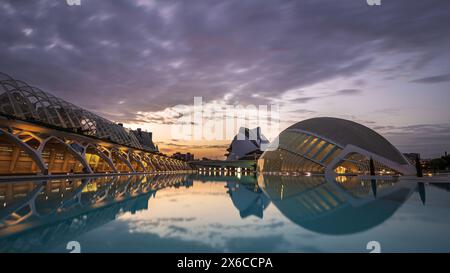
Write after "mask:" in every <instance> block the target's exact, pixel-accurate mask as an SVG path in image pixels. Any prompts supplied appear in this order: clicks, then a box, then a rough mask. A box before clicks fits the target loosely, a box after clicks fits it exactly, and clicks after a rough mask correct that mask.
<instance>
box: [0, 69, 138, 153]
mask: <svg viewBox="0 0 450 273" xmlns="http://www.w3.org/2000/svg"><path fill="white" fill-rule="evenodd" d="M0 114H2V115H7V116H13V117H14V118H16V119H21V120H26V121H31V122H37V123H42V124H45V125H47V126H48V125H50V126H54V127H57V128H64V129H68V130H71V131H75V132H77V133H82V134H84V135H87V136H92V137H96V138H100V139H105V140H108V141H113V142H116V143H119V144H122V145H126V146H131V147H134V148H138V149H143V147H142V145H141V144H140V143H139V141H138V139H137V138H136V136H135V135H134V134H132V133H130V132H128V131H127V130H126V129H125V128H123V127H122V126H120V125H119V124H116V123H114V122H112V121H109V120H107V119H105V118H103V117H100V116H98V115H96V114H94V113H92V112H90V111H87V110H85V109H83V108H81V107H78V106H76V105H73V104H71V103H70V102H67V101H65V100H63V99H60V98H58V97H55V96H53V95H52V94H49V93H47V92H44V91H42V90H40V89H39V88H36V87H33V86H30V85H28V84H27V83H25V82H22V81H19V80H16V79H13V78H12V77H10V76H8V75H6V74H3V73H0Z"/></svg>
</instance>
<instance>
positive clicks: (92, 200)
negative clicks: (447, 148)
mask: <svg viewBox="0 0 450 273" xmlns="http://www.w3.org/2000/svg"><path fill="white" fill-rule="evenodd" d="M224 180H226V181H224ZM236 180H239V182H237V181H236ZM88 181H90V180H86V181H84V182H83V181H78V182H74V183H72V184H67V183H66V184H61V182H57V181H56V182H55V183H56V184H52V183H53V182H52V183H47V184H45V185H44V184H40V183H41V182H39V183H35V184H32V183H28V182H26V183H18V184H17V183H9V184H2V185H0V197H1V198H6V199H4V200H9V201H8V206H6V207H4V208H0V252H2V251H16V252H29V251H31V252H41V251H43V252H47V251H57V252H67V250H66V248H65V246H66V243H67V242H68V241H72V240H76V241H79V242H80V243H81V246H82V251H83V252H368V251H367V250H366V244H367V242H369V241H379V242H380V243H381V247H382V251H384V252H396V251H417V252H442V251H445V252H450V234H448V230H450V229H449V228H450V218H449V216H450V209H449V208H450V194H449V193H450V192H449V189H450V187H449V184H428V185H425V187H424V188H421V187H419V186H418V185H419V184H417V181H410V180H406V179H400V180H392V179H391V180H383V181H381V180H378V181H376V182H375V181H368V180H364V179H363V180H361V179H360V178H357V177H347V178H339V179H336V181H335V180H328V181H327V180H326V179H325V178H323V177H277V176H259V177H258V178H257V179H255V178H254V177H241V178H240V179H237V178H233V177H227V178H223V177H207V176H194V177H192V179H188V180H186V177H185V176H184V175H182V176H170V175H168V176H164V175H162V176H156V177H149V178H143V177H141V178H139V177H134V176H133V177H132V179H129V178H128V177H123V178H120V179H113V180H111V181H113V182H114V183H111V181H110V180H108V179H97V180H95V179H94V180H92V181H90V182H89V183H88ZM192 181H193V182H192ZM31 186H32V187H31ZM61 188H64V189H66V191H65V192H64V194H61V192H59V191H58V189H61ZM5 189H9V190H11V191H10V193H12V194H13V195H11V194H10V195H8V194H6V195H5V193H7V192H8V191H5ZM39 189H42V192H40V190H39ZM51 189H53V190H51ZM67 189H68V190H67ZM375 195H376V196H375ZM2 196H3V197H2ZM8 196H9V197H8ZM11 196H18V197H11ZM32 196H37V199H35V200H36V202H35V204H36V209H37V210H36V211H37V214H39V215H32V216H31V217H29V218H26V219H24V220H23V221H21V222H20V223H18V224H10V225H8V224H7V222H5V219H9V218H8V217H9V216H10V215H12V214H11V213H12V212H13V211H14V210H11V209H12V208H14V206H15V205H19V207H20V206H21V204H23V202H24V201H26V202H29V200H32V199H30V198H31V197H32ZM77 196H78V197H79V199H77V198H75V197H77ZM47 197H48V198H47ZM8 198H9V199H8ZM74 198H75V199H74ZM27 200H28V201H27ZM33 200H34V199H33ZM424 200H425V205H424V204H423V201H424ZM78 202H80V203H78ZM59 204H64V205H62V207H61V205H59ZM17 212H20V210H19V211H17ZM22 214H23V215H26V214H25V213H23V212H22ZM16 216H17V215H16ZM16 216H14V217H12V218H11V219H18V218H17V217H16ZM5 224H6V226H5Z"/></svg>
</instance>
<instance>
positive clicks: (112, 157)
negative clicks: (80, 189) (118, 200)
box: [0, 73, 190, 175]
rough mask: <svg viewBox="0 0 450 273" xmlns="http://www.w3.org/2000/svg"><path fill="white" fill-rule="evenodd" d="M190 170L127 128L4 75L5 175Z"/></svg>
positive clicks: (1, 153)
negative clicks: (148, 147)
mask: <svg viewBox="0 0 450 273" xmlns="http://www.w3.org/2000/svg"><path fill="white" fill-rule="evenodd" d="M189 169H190V167H189V165H188V164H187V163H186V162H184V161H180V160H176V159H173V158H169V157H167V156H164V155H161V154H159V153H157V152H155V151H152V150H148V149H145V148H144V147H143V145H142V144H141V143H140V142H139V140H138V139H137V138H136V136H135V135H134V134H133V133H132V132H131V131H130V130H128V129H126V128H124V127H123V126H121V125H119V124H116V123H114V122H112V121H109V120H107V119H105V118H102V117H100V116H98V115H96V114H94V113H91V112H89V111H87V110H85V109H83V108H80V107H78V106H75V105H73V104H71V103H69V102H66V101H64V100H62V99H60V98H57V97H55V96H53V95H51V94H49V93H46V92H44V91H42V90H40V89H38V88H36V87H32V86H29V85H28V84H26V83H24V82H22V81H19V80H15V79H13V78H11V77H10V76H8V75H6V74H3V73H0V174H3V175H5V174H6V175H9V174H15V175H16V174H50V173H53V174H55V173H118V172H130V173H136V172H159V171H181V170H189Z"/></svg>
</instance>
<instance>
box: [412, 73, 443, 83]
mask: <svg viewBox="0 0 450 273" xmlns="http://www.w3.org/2000/svg"><path fill="white" fill-rule="evenodd" d="M449 81H450V74H444V75H438V76H431V77H425V78H420V79H416V80H413V81H412V82H415V83H441V82H449Z"/></svg>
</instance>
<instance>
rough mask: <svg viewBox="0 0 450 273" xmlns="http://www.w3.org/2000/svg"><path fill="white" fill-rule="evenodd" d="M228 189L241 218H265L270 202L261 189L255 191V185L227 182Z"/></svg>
mask: <svg viewBox="0 0 450 273" xmlns="http://www.w3.org/2000/svg"><path fill="white" fill-rule="evenodd" d="M226 187H227V188H228V194H229V195H230V197H231V200H232V201H233V205H234V206H235V207H236V208H237V209H238V210H239V214H240V216H241V218H247V217H248V216H250V215H253V216H256V217H258V218H263V212H264V210H265V209H266V208H267V206H269V204H270V200H269V199H268V198H267V196H265V195H264V194H263V193H262V191H261V190H260V189H259V188H256V189H255V184H249V185H246V184H241V183H237V182H227V186H226Z"/></svg>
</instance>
